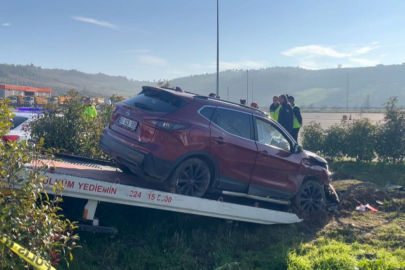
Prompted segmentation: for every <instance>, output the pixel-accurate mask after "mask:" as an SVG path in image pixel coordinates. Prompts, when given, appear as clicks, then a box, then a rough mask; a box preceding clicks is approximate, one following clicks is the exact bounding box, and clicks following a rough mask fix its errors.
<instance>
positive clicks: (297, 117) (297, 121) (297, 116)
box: [288, 96, 302, 142]
mask: <svg viewBox="0 0 405 270" xmlns="http://www.w3.org/2000/svg"><path fill="white" fill-rule="evenodd" d="M288 102H290V104H291V106H292V108H293V113H294V123H293V129H292V133H291V136H292V137H293V138H294V139H295V140H296V141H297V142H298V134H299V133H300V128H301V126H302V116H301V111H300V108H299V107H298V106H295V100H294V97H293V96H288Z"/></svg>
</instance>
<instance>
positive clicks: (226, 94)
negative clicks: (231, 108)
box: [226, 86, 229, 101]
mask: <svg viewBox="0 0 405 270" xmlns="http://www.w3.org/2000/svg"><path fill="white" fill-rule="evenodd" d="M226 96H227V99H228V101H229V86H228V87H227V94H226Z"/></svg>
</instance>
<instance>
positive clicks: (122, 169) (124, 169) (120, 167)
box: [116, 162, 134, 174]
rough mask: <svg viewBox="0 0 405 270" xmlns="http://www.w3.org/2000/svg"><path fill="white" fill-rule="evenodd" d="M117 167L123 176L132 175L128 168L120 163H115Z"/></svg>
mask: <svg viewBox="0 0 405 270" xmlns="http://www.w3.org/2000/svg"><path fill="white" fill-rule="evenodd" d="M116 164H117V167H118V168H119V169H120V170H121V171H122V172H123V173H125V174H134V173H133V172H132V171H131V169H130V168H128V167H127V166H125V165H122V164H121V163H118V162H116Z"/></svg>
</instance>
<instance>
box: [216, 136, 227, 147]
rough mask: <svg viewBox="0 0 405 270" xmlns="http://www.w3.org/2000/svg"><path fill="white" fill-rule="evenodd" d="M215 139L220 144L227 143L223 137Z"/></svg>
mask: <svg viewBox="0 0 405 270" xmlns="http://www.w3.org/2000/svg"><path fill="white" fill-rule="evenodd" d="M214 141H215V142H216V143H217V144H219V145H224V144H225V143H226V142H225V140H224V138H222V137H214Z"/></svg>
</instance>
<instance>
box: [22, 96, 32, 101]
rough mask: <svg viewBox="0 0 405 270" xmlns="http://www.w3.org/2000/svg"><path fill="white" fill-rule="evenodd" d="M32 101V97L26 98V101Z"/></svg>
mask: <svg viewBox="0 0 405 270" xmlns="http://www.w3.org/2000/svg"><path fill="white" fill-rule="evenodd" d="M31 99H32V97H25V98H24V101H30V100H31Z"/></svg>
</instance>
